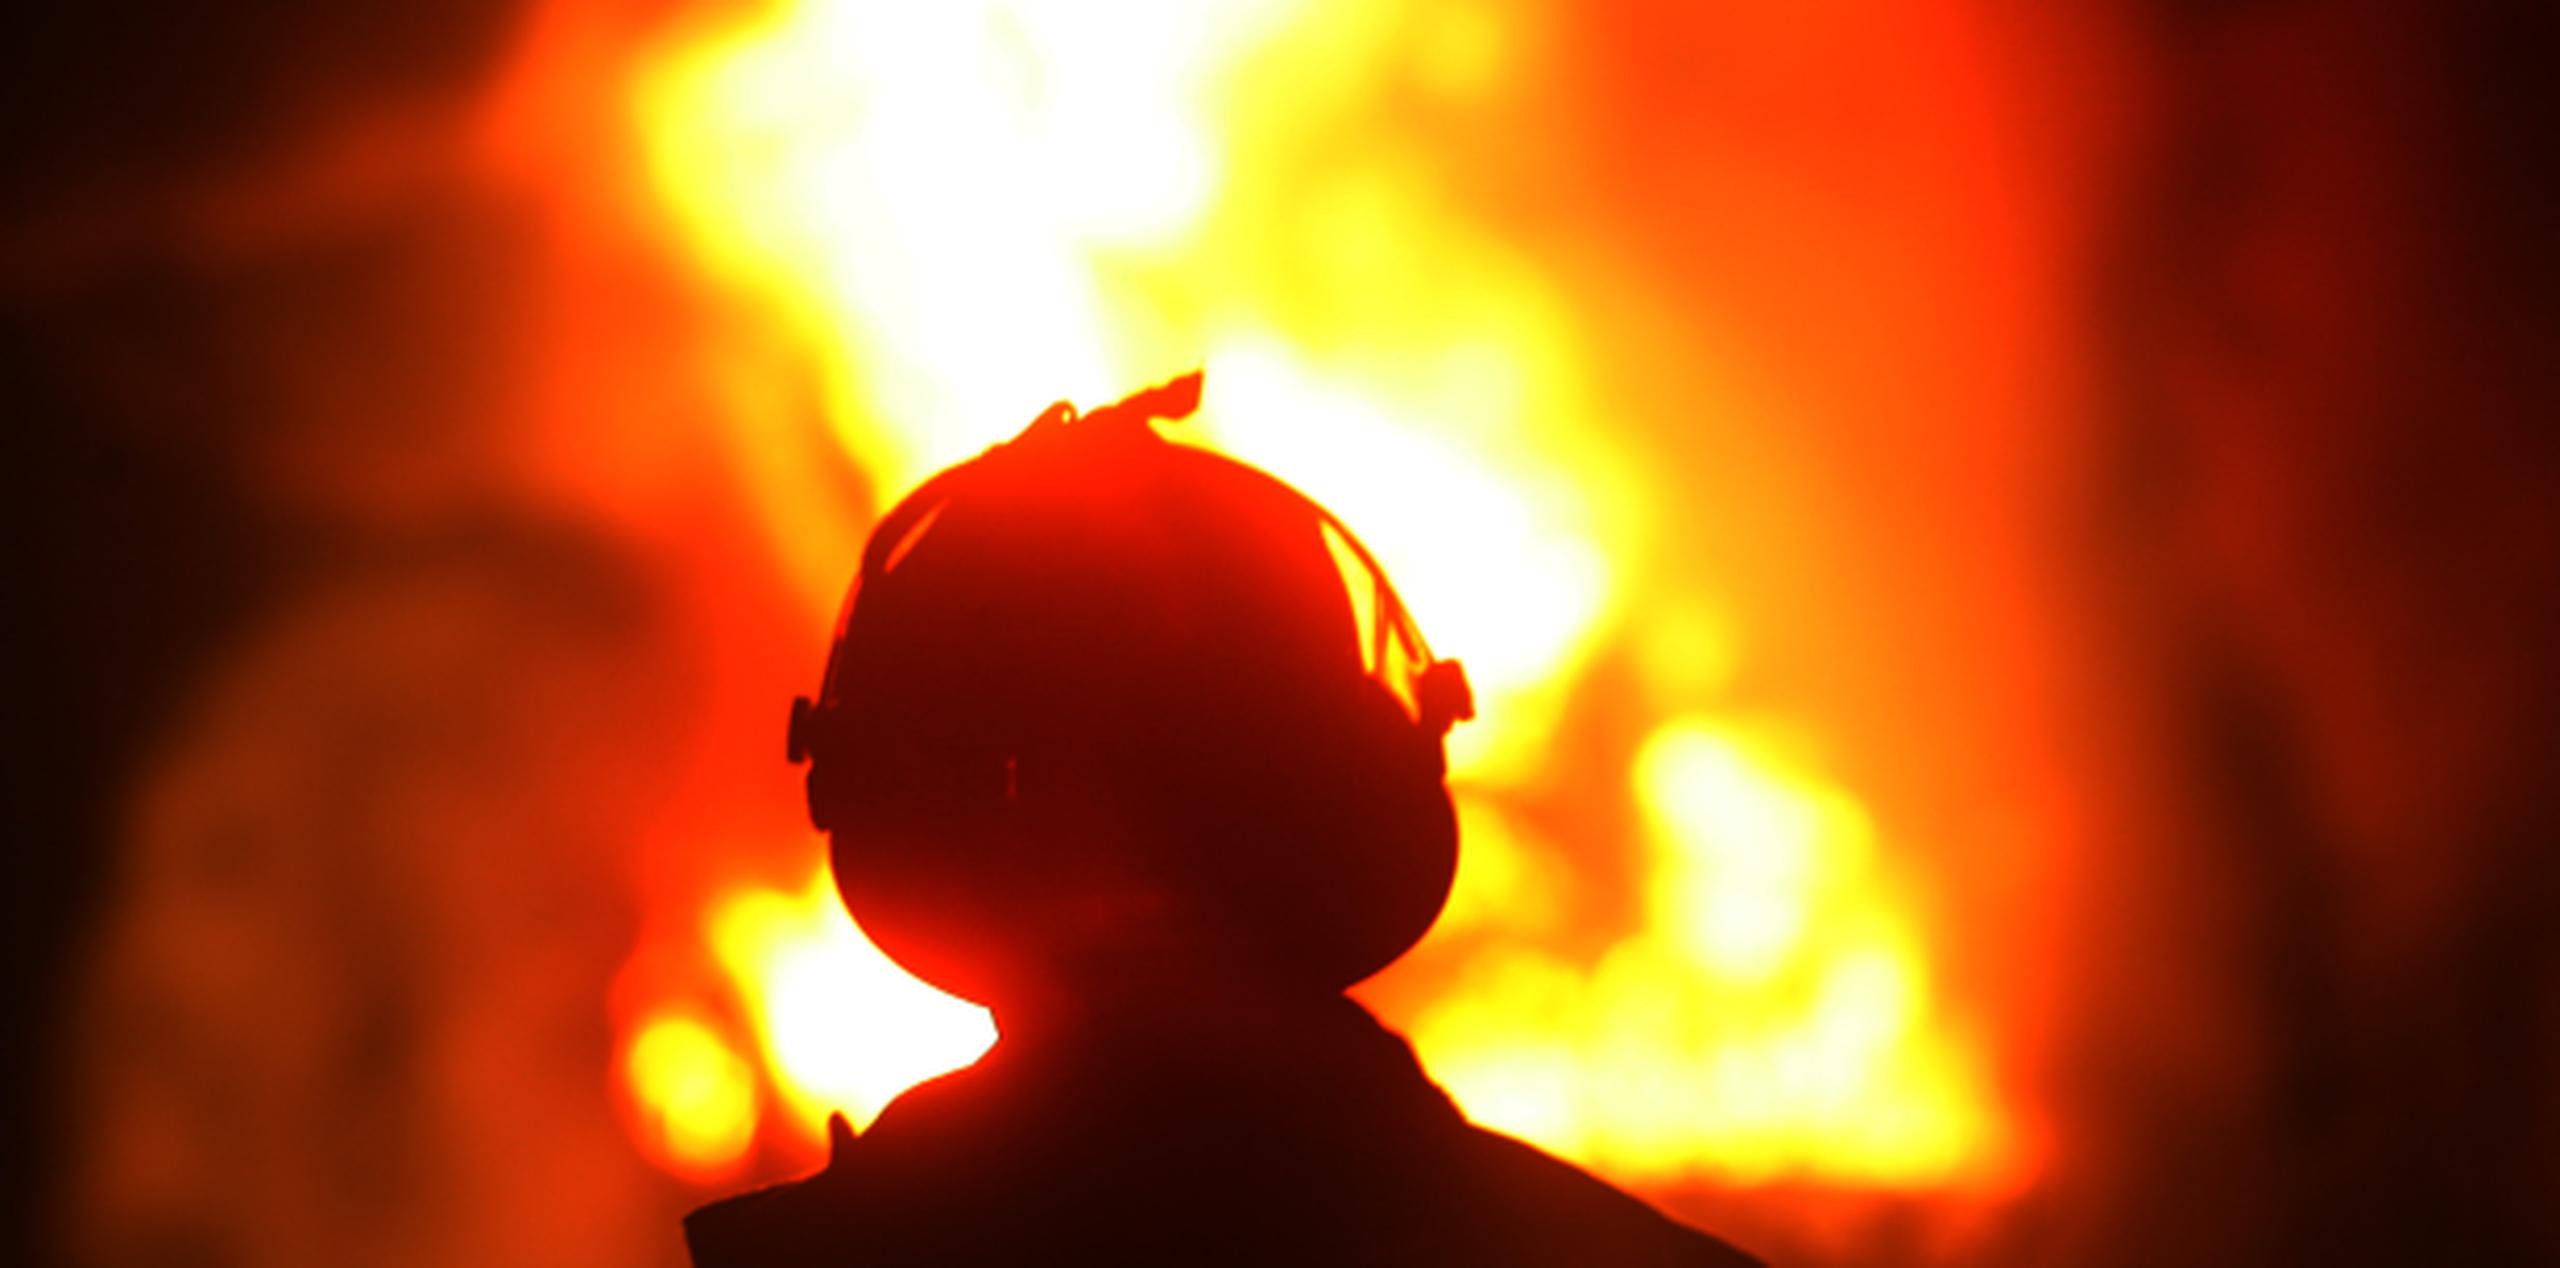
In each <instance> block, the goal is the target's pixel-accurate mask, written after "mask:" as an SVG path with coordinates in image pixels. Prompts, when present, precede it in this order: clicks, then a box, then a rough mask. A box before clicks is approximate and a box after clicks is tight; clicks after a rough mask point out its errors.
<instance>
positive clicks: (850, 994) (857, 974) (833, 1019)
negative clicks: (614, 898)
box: [707, 867, 996, 1136]
mask: <svg viewBox="0 0 2560 1268" xmlns="http://www.w3.org/2000/svg"><path fill="white" fill-rule="evenodd" d="M707 933H708V937H709V941H710V944H711V948H712V954H713V956H714V958H716V959H717V960H718V961H719V963H720V965H721V967H722V968H723V969H725V970H727V972H728V973H729V975H730V977H731V979H732V980H733V982H735V984H736V985H737V986H738V987H739V989H740V990H741V991H742V992H743V993H744V994H745V996H746V999H747V1001H748V1004H749V1006H750V1008H751V1010H752V1011H753V1013H754V1019H755V1028H756V1037H757V1039H758V1041H759V1042H760V1044H761V1046H762V1049H763V1052H764V1056H765V1060H766V1061H767V1062H768V1063H770V1065H771V1067H772V1069H773V1071H774V1073H775V1074H776V1076H777V1082H778V1085H779V1087H780V1089H781V1092H782V1096H783V1101H784V1103H785V1104H786V1105H787V1106H788V1107H789V1108H790V1110H791V1112H792V1114H793V1115H794V1117H795V1118H796V1119H797V1121H798V1123H799V1125H800V1127H801V1129H802V1131H803V1132H804V1133H805V1134H808V1135H812V1136H814V1135H816V1134H817V1133H818V1131H819V1130H821V1129H822V1128H823V1127H824V1125H825V1123H826V1120H827V1115H829V1114H831V1113H836V1112H842V1113H843V1114H844V1115H845V1116H846V1117H848V1118H850V1119H852V1120H853V1123H854V1125H855V1126H856V1127H867V1126H869V1125H870V1123H871V1120H872V1119H873V1118H874V1117H876V1116H878V1114H879V1113H880V1109H881V1107H882V1106H884V1105H887V1104H888V1103H889V1100H890V1098H891V1097H894V1096H896V1095H897V1094H898V1093H900V1092H903V1091H905V1090H907V1089H908V1088H910V1087H913V1086H914V1085H916V1084H917V1083H920V1082H922V1081H924V1080H926V1079H929V1078H931V1077H933V1076H934V1075H937V1074H940V1073H942V1072H944V1071H946V1070H951V1069H956V1068H958V1067H960V1066H964V1065H967V1064H969V1063H970V1062H972V1061H975V1060H977V1059H978V1056H979V1054H981V1053H983V1052H985V1051H986V1050H987V1047H988V1045H990V1044H993V1043H994V1042H995V1038H996V1032H995V1025H994V1023H993V1022H991V1021H990V1020H988V1018H987V1013H986V1010H985V1009H982V1008H979V1007H977V1006H975V1005H973V1004H970V1003H968V1002H966V1001H963V1000H959V999H955V998H953V997H952V996H950V995H947V994H944V993H943V992H941V991H939V990H936V989H934V988H933V987H931V986H927V985H925V984H924V983H922V982H919V981H917V980H916V979H915V978H913V977H910V976H908V975H907V974H906V973H905V972H904V971H903V970H901V969H899V968H898V966H897V965H895V964H892V963H890V961H889V958H888V957H887V956H885V955H882V954H881V953H880V951H879V950H878V949H877V948H875V947H873V946H872V945H871V943H870V942H869V941H868V940H867V939H865V938H864V937H863V936H862V933H861V931H860V930H858V929H856V928H855V927H854V923H853V921H852V919H851V918H850V917H848V916H846V915H845V911H844V906H843V904H842V903H840V902H838V901H837V899H836V890H835V885H834V883H833V882H832V881H830V880H829V879H828V877H827V873H826V870H825V869H824V868H823V867H822V868H820V869H819V870H818V871H817V873H816V874H814V875H813V876H811V877H810V878H809V881H808V883H807V884H806V885H803V886H801V887H800V888H799V889H798V890H797V891H796V892H788V893H786V892H782V891H777V890H771V889H764V888H759V887H748V888H746V889H743V890H740V891H738V892H735V893H732V894H730V895H729V896H727V897H726V898H724V899H723V900H722V901H721V903H720V905H719V906H718V907H716V908H714V909H713V911H712V914H711V918H710V920H709V921H708V922H707Z"/></svg>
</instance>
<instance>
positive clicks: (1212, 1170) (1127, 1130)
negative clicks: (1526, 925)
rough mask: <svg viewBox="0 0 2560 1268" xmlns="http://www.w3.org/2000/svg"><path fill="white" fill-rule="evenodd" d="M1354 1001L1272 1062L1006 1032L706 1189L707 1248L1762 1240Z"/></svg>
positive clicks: (1306, 1248) (1656, 1253)
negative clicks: (1727, 1225) (867, 1120)
mask: <svg viewBox="0 0 2560 1268" xmlns="http://www.w3.org/2000/svg"><path fill="white" fill-rule="evenodd" d="M1344 1020H1345V1023H1346V1024H1341V1025H1336V1026H1331V1027H1325V1026H1310V1027H1309V1029H1310V1030H1311V1031H1314V1032H1318V1033H1321V1034H1322V1035H1323V1042H1322V1043H1321V1044H1319V1045H1315V1046H1312V1047H1307V1048H1301V1049H1299V1050H1298V1051H1296V1052H1294V1053H1293V1054H1292V1058H1293V1059H1292V1060H1290V1061H1288V1062H1286V1063H1285V1064H1281V1065H1270V1066H1264V1067H1263V1068H1261V1069H1259V1070H1257V1069H1256V1068H1255V1067H1256V1065H1257V1063H1253V1062H1243V1063H1238V1062H1232V1061H1219V1062H1208V1063H1199V1064H1192V1065H1190V1066H1189V1069H1188V1071H1187V1072H1186V1071H1185V1070H1183V1069H1177V1068H1160V1069H1158V1070H1157V1071H1155V1072H1154V1073H1153V1074H1152V1076H1151V1077H1147V1078H1143V1079H1137V1080H1123V1079H1120V1078H1117V1077H1112V1078H1107V1079H1097V1078H1096V1077H1094V1076H1095V1075H1096V1073H1097V1072H1098V1071H1099V1070H1101V1069H1102V1068H1103V1067H1090V1068H1079V1067H1077V1066H1076V1064H1075V1063H1072V1062H1057V1061H1041V1060H1006V1059H1003V1058H1002V1057H1001V1056H1000V1057H999V1058H997V1059H992V1060H990V1061H989V1062H988V1063H987V1066H988V1068H986V1069H982V1070H972V1071H967V1072H963V1073H961V1074H958V1075H954V1076H948V1077H946V1078H943V1079H940V1080H936V1081H934V1082H933V1083H930V1084H927V1085H925V1086H923V1087H920V1088H917V1089H915V1090H914V1091H912V1092H910V1093H909V1094H908V1095H907V1096H904V1097H901V1098H900V1099H899V1101H898V1103H897V1104H895V1105H892V1106H891V1107H890V1110H889V1112H888V1113H887V1114H885V1115H883V1116H882V1119H881V1121H880V1122H879V1123H877V1124H875V1125H874V1129H873V1130H872V1131H871V1132H870V1133H868V1134H866V1135H865V1136H863V1137H862V1138H860V1139H858V1140H857V1139H855V1138H854V1137H853V1136H852V1134H851V1133H850V1132H839V1133H838V1138H837V1141H836V1149H835V1157H834V1159H833V1161H832V1162H831V1163H830V1164H829V1165H828V1167H827V1169H826V1170H825V1171H823V1172H821V1173H819V1174H818V1175H816V1176H813V1177H811V1178H809V1179H807V1180H804V1181H800V1182H798V1183H796V1184H787V1185H782V1186H779V1187H776V1188H772V1189H767V1190H764V1191H762V1192H758V1193H751V1194H747V1195H745V1196H743V1197H737V1198H731V1199H729V1200H727V1201H724V1202H719V1203H716V1204H714V1205H712V1206H708V1207H705V1208H703V1209H702V1210H700V1211H698V1212H696V1213H695V1214H694V1216H693V1217H692V1218H691V1219H689V1220H688V1221H687V1222H686V1226H685V1231H686V1236H687V1239H688V1241H689V1242H690V1244H691V1246H692V1248H693V1253H694V1260H695V1263H696V1264H697V1265H700V1268H778V1266H780V1265H802V1264H861V1265H886V1264H897V1265H904V1264H1059V1263H1070V1264H1072V1263H1112V1264H1153V1263H1168V1264H1170V1263H1219V1264H1310V1263H1321V1264H1348V1265H1359V1264H1370V1265H1380V1266H1381V1268H1383V1266H1386V1265H1398V1266H1403V1265H1436V1264H1469V1265H1496V1266H1500V1265H1518V1266H1520V1268H1530V1266H1533V1265H1554V1264H1570V1265H1577V1266H1583V1265H1588V1266H1591V1268H1616V1266H1624V1268H1747V1266H1749V1265H1753V1264H1756V1263H1758V1262H1759V1261H1757V1260H1755V1259H1753V1258H1752V1257H1750V1256H1749V1255H1746V1254H1743V1253H1742V1252H1740V1251H1738V1250H1736V1249H1734V1248H1733V1247H1731V1246H1729V1245H1727V1244H1726V1243H1724V1242H1721V1241H1719V1240H1717V1239H1715V1238H1713V1237H1710V1236H1708V1235H1706V1234H1704V1233H1701V1232H1698V1231H1697V1230H1695V1229H1691V1228H1689V1227H1687V1226H1685V1225H1682V1224H1680V1223H1677V1222H1676V1221H1673V1220H1672V1219H1670V1218H1668V1217H1666V1216H1664V1215H1663V1214H1661V1213H1660V1212H1658V1211H1656V1210H1654V1209H1653V1208H1652V1207H1650V1206H1648V1205H1646V1204H1645V1203H1643V1202H1642V1201H1639V1200H1637V1199H1636V1198H1634V1197H1632V1196H1630V1195H1628V1194H1626V1193H1623V1192H1621V1191H1619V1190H1617V1189H1615V1188H1612V1187H1610V1186H1609V1185H1608V1184H1606V1183H1603V1182H1602V1181H1600V1180H1599V1179H1597V1178H1595V1177H1593V1176H1591V1175H1590V1174H1588V1173H1586V1172H1584V1171H1582V1170H1580V1169H1579V1168H1576V1167H1574V1166H1572V1165H1571V1164H1569V1163H1566V1162H1563V1161H1561V1160H1559V1159H1556V1158H1553V1157H1550V1156H1548V1155H1547V1154H1545V1153H1542V1152H1540V1151H1538V1150H1537V1149H1535V1148H1533V1147H1531V1146H1529V1145H1526V1144H1523V1143H1521V1142H1520V1141H1517V1140H1513V1139H1511V1138H1509V1137H1506V1136H1501V1135H1498V1134H1496V1133H1493V1132H1489V1131H1486V1130H1483V1129H1482V1128H1478V1127H1475V1126H1473V1125H1471V1124H1469V1123H1467V1122H1466V1121H1465V1120H1464V1119H1463V1118H1462V1117H1461V1116H1460V1115H1459V1114H1458V1112H1457V1110H1456V1108H1455V1107H1454V1106H1452V1105H1451V1104H1450V1103H1449V1102H1448V1100H1447V1098H1446V1097H1445V1096H1444V1095H1443V1094H1442V1093H1441V1092H1440V1090H1439V1089H1438V1088H1437V1087H1435V1086H1433V1085H1432V1084H1431V1082H1430V1081H1429V1079H1428V1078H1427V1077H1425V1076H1424V1075H1423V1073H1422V1071H1421V1070H1420V1068H1419V1067H1418V1066H1417V1065H1416V1064H1415V1063H1414V1062H1413V1059H1412V1056H1411V1053H1410V1050H1409V1049H1407V1048H1405V1047H1404V1045H1403V1044H1402V1043H1401V1042H1400V1041H1397V1040H1396V1039H1394V1038H1393V1036H1390V1035H1388V1034H1386V1033H1385V1032H1383V1031H1381V1030H1378V1029H1377V1028H1376V1027H1375V1026H1374V1025H1372V1024H1370V1023H1368V1022H1367V1021H1366V1018H1365V1016H1364V1015H1359V1014H1357V1013H1353V1012H1347V1011H1346V1014H1345V1018H1344ZM1113 1067H1114V1068H1116V1067H1117V1063H1113Z"/></svg>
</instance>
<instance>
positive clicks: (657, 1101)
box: [622, 1013, 756, 1177]
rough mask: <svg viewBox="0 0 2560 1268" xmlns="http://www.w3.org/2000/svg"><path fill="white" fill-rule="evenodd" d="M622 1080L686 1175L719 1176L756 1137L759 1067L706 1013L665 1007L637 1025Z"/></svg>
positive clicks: (670, 1160) (655, 1138)
mask: <svg viewBox="0 0 2560 1268" xmlns="http://www.w3.org/2000/svg"><path fill="white" fill-rule="evenodd" d="M622 1070H623V1079H624V1081H625V1083H626V1085H627V1086H628V1087H629V1088H630V1089H631V1091H632V1095H633V1098H634V1099H635V1100H636V1101H637V1102H638V1103H639V1105H640V1106H641V1107H642V1109H643V1111H644V1113H645V1114H646V1116H647V1119H648V1121H647V1122H646V1124H644V1139H646V1140H647V1141H648V1142H649V1144H650V1145H651V1147H652V1148H651V1152H652V1154H653V1156H655V1157H656V1158H657V1160H658V1161H659V1162H660V1163H662V1164H664V1165H666V1166H667V1167H668V1168H669V1169H671V1170H674V1171H677V1172H679V1173H683V1174H689V1175H703V1176H706V1177H716V1176H719V1175H723V1174H725V1173H727V1172H728V1170H729V1169H730V1168H732V1167H734V1166H736V1165H737V1164H738V1162H739V1161H740V1160H742V1159H744V1158H745V1157H746V1154H747V1148H748V1146H749V1145H751V1144H753V1143H754V1141H755V1133H756V1093H755V1072H754V1071H753V1070H751V1069H750V1068H749V1067H748V1065H747V1062H746V1060H745V1059H744V1058H742V1057H740V1056H739V1055H738V1054H737V1053H736V1052H735V1051H733V1050H732V1049H731V1048H730V1047H729V1044H728V1042H727V1041H726V1040H724V1039H722V1038H721V1037H720V1033H719V1031H717V1030H716V1029H714V1028H713V1027H712V1026H710V1025H709V1024H707V1023H705V1022H704V1021H702V1020H701V1019H699V1018H696V1017H690V1016H686V1015H684V1014H682V1013H662V1014H659V1015H657V1016H654V1017H651V1018H649V1019H648V1020H646V1021H644V1022H642V1023H641V1024H640V1026H639V1027H638V1028H637V1029H636V1030H634V1031H633V1032H632V1035H631V1039H630V1042H629V1043H628V1044H627V1045H625V1047H624V1049H623V1055H622Z"/></svg>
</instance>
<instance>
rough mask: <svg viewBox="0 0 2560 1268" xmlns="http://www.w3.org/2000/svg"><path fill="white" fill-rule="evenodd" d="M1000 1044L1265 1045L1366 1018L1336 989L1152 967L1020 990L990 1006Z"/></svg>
mask: <svg viewBox="0 0 2560 1268" xmlns="http://www.w3.org/2000/svg"><path fill="white" fill-rule="evenodd" d="M994 1011H995V1017H996V1031H997V1034H998V1036H999V1037H998V1040H997V1051H998V1052H999V1053H1001V1054H1004V1055H1006V1056H1009V1057H1014V1058H1021V1059H1038V1058H1043V1057H1049V1056H1055V1055H1060V1054H1068V1053H1088V1052H1096V1051H1113V1050H1129V1051H1148V1052H1158V1053H1164V1052H1194V1053H1202V1054H1229V1055H1233V1054H1246V1053H1269V1052H1274V1051H1279V1050H1284V1049H1290V1048H1296V1047H1301V1046H1303V1045H1306V1044H1308V1043H1311V1042H1321V1040H1322V1038H1323V1037H1324V1036H1327V1035H1331V1034H1338V1033H1341V1032H1342V1031H1343V1030H1344V1028H1345V1027H1346V1025H1357V1026H1360V1027H1361V1028H1363V1029H1365V1028H1366V1015H1365V1013H1363V1012H1362V1011H1361V1010H1360V1008H1359V1006H1358V1005H1356V1004H1354V1003H1352V1002H1351V1001H1350V1000H1348V999H1346V998H1345V997H1344V996H1343V995H1341V994H1340V993H1339V992H1336V991H1332V990H1328V989H1325V988H1322V987H1317V986H1309V985H1304V984H1293V983H1289V982H1287V981H1286V980H1285V979H1278V978H1273V977H1268V976H1256V975H1250V974H1227V973H1199V972H1181V971H1156V972H1149V973H1143V974H1130V975H1125V976H1121V977H1117V978H1115V979H1113V980H1110V981H1108V982H1095V981H1092V980H1087V981H1085V982H1082V983H1079V984H1077V985H1075V986H1073V987H1070V988H1063V989H1052V990H1041V991H1027V992H1023V993H1022V994H1020V995H1019V996H1017V997H1015V998H1011V999H1007V1000H1004V1001H1000V1002H998V1004H997V1005H996V1007H995V1010H994Z"/></svg>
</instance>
